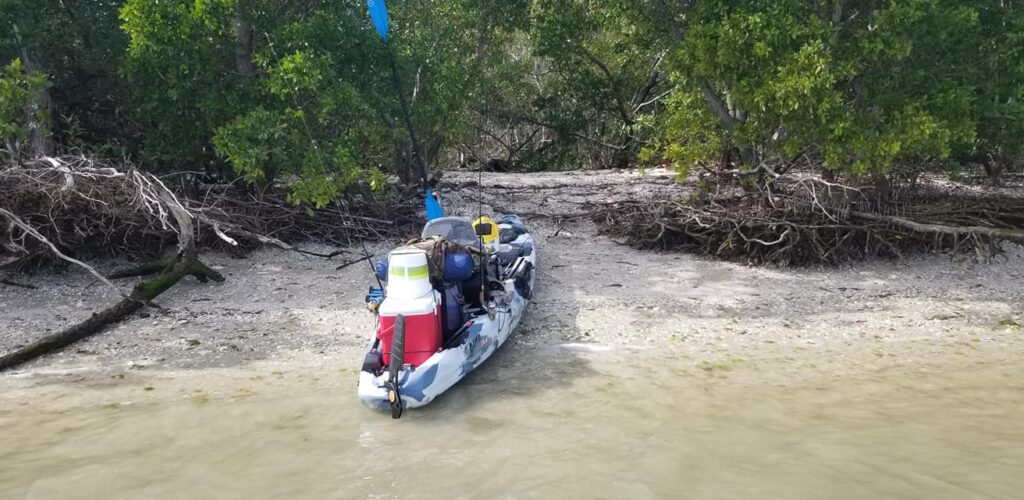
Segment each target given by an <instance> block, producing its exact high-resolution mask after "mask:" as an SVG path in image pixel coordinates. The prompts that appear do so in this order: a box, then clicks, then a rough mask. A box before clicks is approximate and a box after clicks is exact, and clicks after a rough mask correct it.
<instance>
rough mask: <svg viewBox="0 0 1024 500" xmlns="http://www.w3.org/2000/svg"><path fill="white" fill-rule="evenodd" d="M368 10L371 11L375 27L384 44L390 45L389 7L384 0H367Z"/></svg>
mask: <svg viewBox="0 0 1024 500" xmlns="http://www.w3.org/2000/svg"><path fill="white" fill-rule="evenodd" d="M366 8H367V9H369V10H370V19H371V20H373V27H375V28H377V33H379V34H380V37H381V38H383V39H384V43H388V6H387V5H384V0H366Z"/></svg>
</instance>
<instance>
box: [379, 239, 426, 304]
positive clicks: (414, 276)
mask: <svg viewBox="0 0 1024 500" xmlns="http://www.w3.org/2000/svg"><path fill="white" fill-rule="evenodd" d="M432 291H433V287H432V286H431V285H430V266H429V265H428V264H427V253H426V252H424V251H422V250H395V251H394V252H391V254H390V255H389V256H388V291H387V293H388V298H394V299H399V300H401V299H417V298H420V297H423V296H424V295H430V294H431V292H432Z"/></svg>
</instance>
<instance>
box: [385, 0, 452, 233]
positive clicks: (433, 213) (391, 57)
mask: <svg viewBox="0 0 1024 500" xmlns="http://www.w3.org/2000/svg"><path fill="white" fill-rule="evenodd" d="M366 8H367V10H369V11H370V20H372V21H373V27H374V28H375V29H376V30H377V34H378V35H380V38H381V40H382V41H383V42H384V48H385V49H387V53H388V62H389V63H390V64H391V80H392V81H393V83H394V84H395V91H396V92H397V93H398V100H399V102H401V104H402V116H403V118H405V126H406V128H408V129H409V138H410V140H411V142H412V150H413V156H414V157H415V158H416V166H417V167H419V170H420V178H421V179H422V180H423V194H424V197H425V198H426V199H425V200H424V203H425V208H426V212H427V221H431V220H434V219H437V218H440V217H444V210H443V209H442V208H441V204H440V203H439V202H438V201H437V199H436V198H434V193H433V191H432V190H431V189H430V178H429V176H428V175H427V163H426V161H425V160H424V159H423V153H422V152H421V150H420V144H419V141H418V140H417V139H416V130H415V129H414V128H413V126H412V115H411V114H410V113H409V104H408V103H406V102H405V94H404V93H403V92H402V81H401V80H400V79H399V78H398V64H397V63H396V62H395V53H394V50H392V48H391V44H390V43H388V42H389V41H388V28H389V26H388V24H389V23H388V9H387V5H385V3H384V0H366Z"/></svg>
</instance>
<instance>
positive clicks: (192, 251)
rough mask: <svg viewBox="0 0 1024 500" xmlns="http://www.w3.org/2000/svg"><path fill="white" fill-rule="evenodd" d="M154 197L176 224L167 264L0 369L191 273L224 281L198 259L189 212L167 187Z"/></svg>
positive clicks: (138, 304) (10, 357) (87, 331)
mask: <svg viewBox="0 0 1024 500" xmlns="http://www.w3.org/2000/svg"><path fill="white" fill-rule="evenodd" d="M156 198H157V199H158V200H159V203H160V204H161V208H162V209H164V210H166V211H167V212H168V213H170V215H171V216H172V217H173V218H174V220H175V222H176V223H177V228H178V231H177V234H178V252H177V253H176V254H172V255H174V259H173V261H172V262H171V263H170V265H168V266H166V267H165V268H164V269H163V270H162V271H160V273H159V274H157V275H156V276H155V277H153V278H152V279H149V280H147V281H143V282H142V283H139V284H137V285H135V288H133V289H132V292H131V294H129V295H127V296H125V297H124V298H122V299H121V300H120V301H118V302H117V303H116V304H114V305H113V306H111V307H109V308H107V309H104V310H102V311H99V312H96V313H93V315H92V316H90V317H89V318H88V319H86V320H85V321H83V322H81V323H78V324H76V325H74V326H71V327H69V328H67V329H64V330H63V331H60V332H58V333H55V334H53V335H48V336H46V337H44V338H42V339H39V340H37V341H35V342H33V343H31V344H29V345H27V346H25V347H22V348H20V349H17V350H15V351H13V352H10V353H8V354H5V355H4V356H2V357H0V371H3V370H7V369H10V368H13V367H15V366H17V365H20V364H22V363H25V362H27V361H31V360H33V359H35V358H38V357H40V356H43V355H45V354H48V353H50V352H53V351H56V350H58V349H61V348H64V347H67V346H68V345H71V344H73V343H75V342H77V341H79V340H82V339H84V338H87V337H90V336H92V335H95V334H96V333H99V332H100V331H102V330H103V329H104V328H105V327H107V326H108V325H112V324H114V323H117V322H120V321H121V320H123V319H125V318H127V317H128V316H129V315H131V314H132V313H134V312H135V311H138V310H139V309H141V308H142V307H144V306H146V305H147V304H150V303H151V302H152V301H153V299H155V298H157V297H158V296H160V294H162V293H164V292H166V291H167V290H169V289H170V288H171V287H173V286H174V285H176V284H177V283H178V282H179V281H181V279H182V278H184V277H186V276H193V277H195V278H196V279H197V280H199V281H200V282H202V283H205V282H207V281H208V280H214V281H217V282H221V281H224V277H223V276H222V275H221V274H220V273H218V272H217V271H215V270H213V269H210V268H209V267H207V266H206V265H205V264H203V263H202V262H200V261H199V257H198V251H197V250H196V245H195V228H194V226H193V224H192V215H191V214H190V213H189V212H188V211H187V210H186V209H185V208H184V207H183V206H182V205H181V204H180V203H179V202H178V200H177V199H176V198H175V197H174V195H172V194H171V193H170V192H169V191H167V190H162V191H158V192H157V193H156ZM44 241H45V239H44ZM45 243H47V244H49V242H48V241H45ZM51 246H52V245H51ZM104 280H105V278H104Z"/></svg>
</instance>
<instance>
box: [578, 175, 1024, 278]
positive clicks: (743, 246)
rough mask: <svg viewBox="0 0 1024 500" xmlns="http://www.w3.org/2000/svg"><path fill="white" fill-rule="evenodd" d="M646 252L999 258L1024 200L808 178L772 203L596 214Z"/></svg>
mask: <svg viewBox="0 0 1024 500" xmlns="http://www.w3.org/2000/svg"><path fill="white" fill-rule="evenodd" d="M592 218H593V219H594V221H595V222H597V223H598V225H599V227H600V228H601V230H602V232H603V233H605V234H608V235H613V236H615V237H620V238H621V237H624V238H625V242H626V243H627V244H629V245H631V246H634V247H637V248H657V249H680V250H684V251H688V252H694V253H698V254H701V255H709V256H713V257H716V258H722V259H727V260H735V261H741V262H746V263H750V264H775V265H783V266H799V265H809V264H840V263H845V262H850V261H856V260H864V259H870V258H898V257H902V256H905V255H908V254H911V253H915V252H952V253H958V254H963V253H973V254H975V255H977V256H981V257H986V256H991V255H994V254H996V253H999V252H1000V251H1001V245H1002V242H1004V241H1011V242H1017V243H1024V202H1020V201H1015V200H979V199H970V198H965V199H952V198H951V197H949V196H948V195H947V196H942V195H939V194H934V195H925V194H919V195H917V196H914V197H904V198H903V199H902V200H901V201H900V203H899V204H885V203H879V202H877V201H875V200H873V199H871V197H869V196H866V195H864V193H863V192H862V191H861V190H859V189H854V188H850V187H846V186H839V185H835V184H829V183H827V182H825V181H820V180H806V179H805V180H803V181H800V182H799V183H797V184H794V185H793V186H790V189H788V190H787V193H786V194H778V193H774V194H771V195H770V196H766V197H763V198H753V197H742V196H736V197H732V198H725V199H715V200H705V201H696V200H695V201H689V202H683V201H677V200H670V199H657V200H653V201H648V202H626V203H619V204H617V205H616V206H615V207H614V209H612V210H607V209H606V210H601V211H599V212H595V213H594V214H593V215H592Z"/></svg>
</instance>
